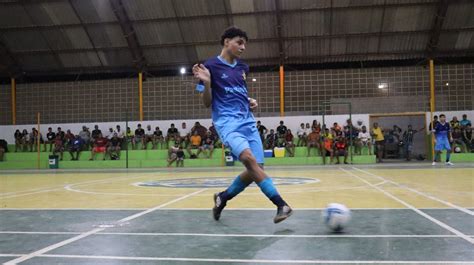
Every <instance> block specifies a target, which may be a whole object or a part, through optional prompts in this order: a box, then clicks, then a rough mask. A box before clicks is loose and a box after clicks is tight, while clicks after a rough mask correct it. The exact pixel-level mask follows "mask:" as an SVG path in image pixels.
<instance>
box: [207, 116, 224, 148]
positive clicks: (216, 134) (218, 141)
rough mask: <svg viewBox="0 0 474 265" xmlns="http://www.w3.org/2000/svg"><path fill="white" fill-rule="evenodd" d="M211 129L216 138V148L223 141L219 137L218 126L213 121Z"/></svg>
mask: <svg viewBox="0 0 474 265" xmlns="http://www.w3.org/2000/svg"><path fill="white" fill-rule="evenodd" d="M209 131H210V132H211V135H212V137H213V138H214V148H219V147H220V146H221V145H222V143H221V141H220V139H219V134H218V133H217V130H216V127H215V126H214V122H213V123H212V125H211V127H209Z"/></svg>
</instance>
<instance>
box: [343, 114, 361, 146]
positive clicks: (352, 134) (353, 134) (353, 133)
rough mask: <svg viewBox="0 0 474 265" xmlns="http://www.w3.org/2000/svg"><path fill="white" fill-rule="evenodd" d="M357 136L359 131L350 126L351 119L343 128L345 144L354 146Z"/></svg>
mask: <svg viewBox="0 0 474 265" xmlns="http://www.w3.org/2000/svg"><path fill="white" fill-rule="evenodd" d="M358 136H359V129H358V128H357V127H355V126H354V125H353V124H352V121H351V119H347V121H346V125H345V126H344V137H346V140H347V144H352V145H354V146H355V145H356V139H357V137H358Z"/></svg>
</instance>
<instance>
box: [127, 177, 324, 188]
mask: <svg viewBox="0 0 474 265" xmlns="http://www.w3.org/2000/svg"><path fill="white" fill-rule="evenodd" d="M233 180H234V179H233V178H187V179H166V180H155V181H144V182H136V183H133V185H135V186H141V187H167V188H219V187H228V186H229V185H230V184H231V183H232V181H233ZM272 180H273V183H275V185H278V186H282V185H302V184H312V183H318V182H319V179H315V178H301V177H294V178H293V177H291V178H284V177H281V178H280V177H272ZM252 185H253V186H255V183H254V184H252Z"/></svg>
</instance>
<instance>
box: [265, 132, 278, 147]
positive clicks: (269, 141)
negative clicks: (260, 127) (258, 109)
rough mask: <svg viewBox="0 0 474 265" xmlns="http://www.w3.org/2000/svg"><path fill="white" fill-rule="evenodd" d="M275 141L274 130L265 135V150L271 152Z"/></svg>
mask: <svg viewBox="0 0 474 265" xmlns="http://www.w3.org/2000/svg"><path fill="white" fill-rule="evenodd" d="M277 140H278V136H277V135H276V134H275V130H273V129H271V130H270V133H269V134H268V135H267V138H266V139H265V149H267V150H268V149H271V150H273V148H275V145H276V142H277Z"/></svg>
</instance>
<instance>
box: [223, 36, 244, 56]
mask: <svg viewBox="0 0 474 265" xmlns="http://www.w3.org/2000/svg"><path fill="white" fill-rule="evenodd" d="M245 44H247V42H246V41H245V39H244V38H242V37H234V38H232V39H228V40H226V42H225V47H226V49H227V52H228V53H229V54H230V55H232V56H233V57H235V58H240V56H241V55H242V53H243V52H244V51H245Z"/></svg>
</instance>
